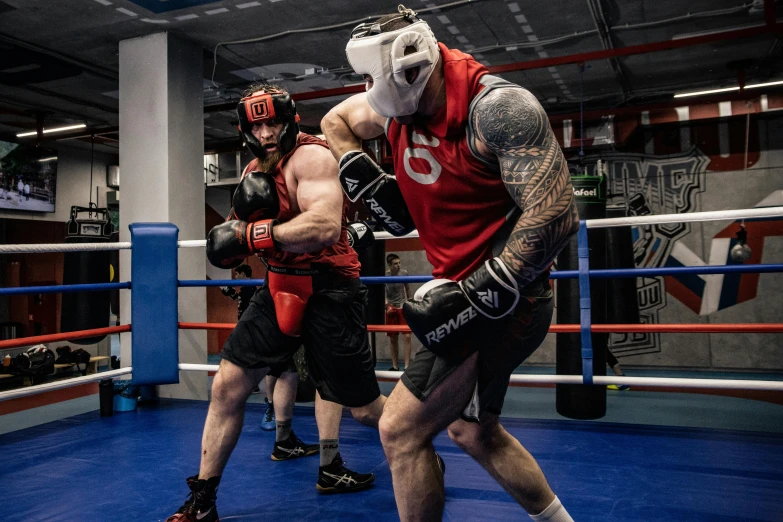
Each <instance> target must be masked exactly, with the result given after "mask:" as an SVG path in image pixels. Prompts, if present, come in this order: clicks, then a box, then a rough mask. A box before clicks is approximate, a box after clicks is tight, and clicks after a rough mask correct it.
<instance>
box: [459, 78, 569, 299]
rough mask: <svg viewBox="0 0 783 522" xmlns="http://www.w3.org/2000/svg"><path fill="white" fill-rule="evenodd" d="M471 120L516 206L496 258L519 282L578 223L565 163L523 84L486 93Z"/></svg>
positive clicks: (532, 274) (543, 263) (538, 268)
mask: <svg viewBox="0 0 783 522" xmlns="http://www.w3.org/2000/svg"><path fill="white" fill-rule="evenodd" d="M473 124H474V128H475V129H476V130H477V134H478V139H479V140H481V141H482V142H483V143H484V144H485V145H486V146H487V148H489V149H490V150H491V151H492V152H493V153H495V154H496V155H497V157H498V161H499V163H500V171H501V176H502V177H503V182H504V183H505V184H506V189H507V190H508V192H509V194H511V197H512V198H513V200H514V202H515V203H516V204H517V205H518V206H519V208H520V209H521V210H522V215H521V216H520V217H519V220H518V221H517V223H516V226H515V227H514V229H513V230H512V232H511V235H510V236H509V238H508V241H507V242H506V246H505V248H504V249H503V252H502V253H501V254H500V258H501V260H502V261H503V262H504V263H505V264H506V266H507V267H508V268H509V270H511V271H512V272H513V273H514V275H515V276H516V278H517V281H518V282H519V283H520V285H521V286H524V285H525V284H527V283H529V282H530V281H532V280H533V279H535V278H536V277H537V276H538V275H540V274H541V273H542V272H543V271H544V270H546V268H547V267H548V266H549V264H550V263H551V262H552V261H553V260H554V259H555V257H556V256H557V254H558V253H559V252H560V250H561V249H562V248H563V247H564V246H565V245H566V243H567V242H568V238H569V237H570V236H571V235H572V234H574V233H575V232H576V230H577V229H578V228H579V216H578V214H577V211H576V204H575V203H574V194H573V190H572V188H571V179H570V177H569V174H568V166H567V165H566V161H565V158H564V157H563V151H562V150H560V145H558V143H557V140H556V139H555V136H554V134H553V133H552V129H551V127H550V126H549V120H548V119H547V116H546V113H545V112H544V109H543V108H542V107H541V105H540V104H539V103H538V100H536V98H535V96H533V95H532V94H530V93H529V92H528V91H526V90H525V89H522V88H519V89H511V88H508V89H497V90H495V91H493V92H491V93H489V94H488V95H487V96H486V97H485V98H484V99H482V100H481V101H480V102H479V103H478V104H477V105H476V107H475V108H474V111H473Z"/></svg>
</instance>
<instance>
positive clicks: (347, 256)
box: [242, 132, 361, 279]
mask: <svg viewBox="0 0 783 522" xmlns="http://www.w3.org/2000/svg"><path fill="white" fill-rule="evenodd" d="M303 145H320V146H322V147H325V148H327V149H328V148H329V146H328V145H327V144H326V142H325V141H324V140H322V139H320V138H316V137H315V136H311V135H309V134H305V133H303V132H300V133H299V135H298V136H297V137H296V145H295V146H294V148H293V149H291V151H289V152H288V154H286V155H285V156H283V157H282V158H281V159H280V161H279V162H277V165H276V166H275V171H274V178H275V186H276V188H277V195H278V197H279V199H280V214H279V215H278V216H277V219H278V221H280V222H281V223H285V222H286V221H290V220H291V219H293V218H294V217H295V216H296V215H298V214H297V213H295V212H294V211H293V210H292V209H291V200H290V199H289V198H288V187H287V186H286V183H285V176H284V174H283V167H284V166H285V164H286V163H288V160H289V159H291V156H293V154H294V152H296V149H298V148H299V147H301V146H303ZM253 170H258V160H257V159H254V160H253V161H251V162H250V163H248V164H247V167H245V170H244V171H242V177H244V176H245V174H247V173H248V172H251V171H253ZM349 203H350V202H349V201H348V198H346V197H345V196H343V211H342V214H343V215H342V231H341V233H340V240H339V241H337V243H335V244H333V245H329V246H328V247H325V248H323V249H321V250H318V251H317V252H308V253H304V254H297V253H293V252H265V253H264V255H265V257H267V258H268V259H270V260H273V261H276V262H277V263H280V264H284V265H301V264H305V263H318V264H323V265H329V266H330V268H331V269H332V271H334V272H335V273H337V274H340V275H342V276H344V277H346V278H350V279H354V278H357V277H359V271H360V269H361V264H359V256H358V255H357V254H356V251H355V250H354V249H353V248H351V247H350V246H348V231H347V228H346V224H347V223H348V220H347V219H346V217H345V211H346V209H347V208H348V204H349Z"/></svg>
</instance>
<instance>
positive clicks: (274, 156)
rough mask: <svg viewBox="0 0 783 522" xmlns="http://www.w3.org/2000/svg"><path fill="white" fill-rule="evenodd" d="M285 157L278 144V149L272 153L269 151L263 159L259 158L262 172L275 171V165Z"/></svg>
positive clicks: (259, 167)
mask: <svg viewBox="0 0 783 522" xmlns="http://www.w3.org/2000/svg"><path fill="white" fill-rule="evenodd" d="M282 158H283V153H282V152H281V151H280V145H278V146H277V150H276V151H274V152H272V153H269V152H268V153H267V154H266V156H265V157H264V158H263V159H259V160H258V170H260V171H261V172H270V173H274V172H273V171H274V168H275V165H277V162H278V161H280V160H281V159H282Z"/></svg>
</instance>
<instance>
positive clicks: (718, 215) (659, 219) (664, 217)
mask: <svg viewBox="0 0 783 522" xmlns="http://www.w3.org/2000/svg"><path fill="white" fill-rule="evenodd" d="M780 216H783V207H764V208H749V209H740V210H716V211H713V212H689V213H687V214H661V215H657V216H633V217H621V218H607V219H588V220H586V221H585V224H586V226H587V228H605V227H622V226H628V225H632V226H640V225H659V224H662V223H689V222H695V221H724V220H725V221H735V220H738V219H759V218H772V217H780ZM374 235H375V239H378V240H381V239H410V238H416V237H419V231H418V230H414V231H413V232H411V233H410V234H406V235H404V236H393V235H391V234H389V233H388V232H385V231H380V232H375V234H374Z"/></svg>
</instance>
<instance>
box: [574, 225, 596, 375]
mask: <svg viewBox="0 0 783 522" xmlns="http://www.w3.org/2000/svg"><path fill="white" fill-rule="evenodd" d="M576 242H577V245H578V246H577V249H578V250H577V252H578V256H579V334H580V337H581V339H582V382H583V383H584V384H593V338H592V335H591V333H590V325H591V323H592V321H591V318H590V311H591V309H592V304H591V300H590V248H589V247H588V245H587V227H586V226H585V222H584V220H582V221H580V222H579V232H578V233H577V237H576Z"/></svg>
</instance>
